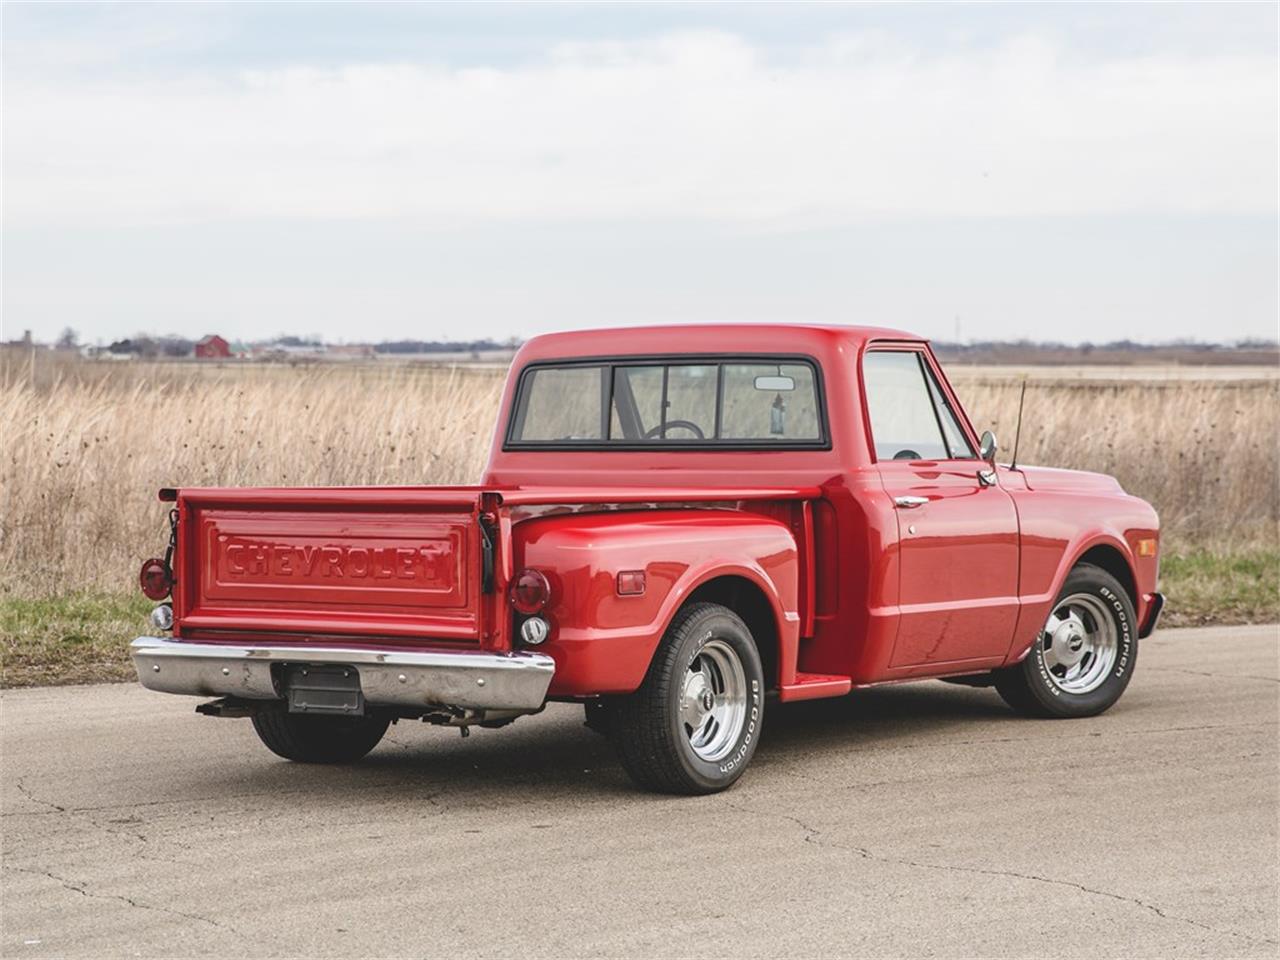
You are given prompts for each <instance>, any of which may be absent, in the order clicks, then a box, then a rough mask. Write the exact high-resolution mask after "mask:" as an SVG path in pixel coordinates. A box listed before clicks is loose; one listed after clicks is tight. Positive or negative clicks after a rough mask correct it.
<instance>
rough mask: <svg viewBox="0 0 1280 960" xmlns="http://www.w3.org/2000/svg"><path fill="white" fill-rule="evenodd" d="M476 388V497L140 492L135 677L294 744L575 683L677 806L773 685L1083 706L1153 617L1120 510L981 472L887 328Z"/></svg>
mask: <svg viewBox="0 0 1280 960" xmlns="http://www.w3.org/2000/svg"><path fill="white" fill-rule="evenodd" d="M502 403H503V406H502V413H501V415H500V416H499V419H498V427H497V430H496V434H495V437H494V440H493V446H492V452H491V454H490V457H489V463H488V467H487V468H486V470H485V474H484V476H483V478H482V479H481V482H480V483H479V484H478V485H477V486H460V487H445V486H408V487H365V488H305V489H287V488H256V489H235V488H182V489H165V490H162V491H161V493H160V496H161V499H162V500H166V501H171V502H172V503H173V509H172V511H171V514H170V518H171V537H170V543H169V550H168V552H167V553H166V555H165V556H164V558H163V559H156V560H150V561H148V562H147V563H146V564H145V565H144V566H143V570H142V574H141V582H142V587H143V590H144V592H145V593H146V594H147V596H149V597H151V598H152V599H153V600H157V601H160V600H164V601H165V602H164V603H161V604H160V605H159V606H158V607H157V608H156V609H155V611H154V612H153V615H152V622H153V624H155V626H156V627H157V631H156V632H157V634H159V635H157V636H151V637H140V638H138V639H137V640H135V641H134V644H133V650H132V653H133V658H134V662H135V664H136V666H137V670H138V676H139V678H140V680H141V681H142V683H143V684H144V685H145V686H147V687H149V688H150V689H152V690H161V691H166V692H169V693H178V694H190V695H203V696H206V697H215V698H217V699H215V700H213V701H212V702H209V703H204V704H201V705H200V706H199V707H197V709H198V710H199V711H200V712H202V713H207V714H211V715H214V716H229V717H234V716H241V717H244V716H247V717H251V718H252V721H253V724H254V726H255V728H256V730H257V732H258V734H259V735H260V737H261V738H262V740H263V742H264V743H265V744H266V745H267V746H268V747H269V748H270V749H271V750H273V751H275V752H276V753H277V754H279V755H281V756H283V757H287V758H289V759H291V760H299V761H305V762H322V763H323V762H344V761H354V760H356V759H359V758H360V757H362V756H363V755H364V754H366V753H367V752H368V751H369V750H371V749H373V747H374V746H375V745H376V744H377V743H378V741H379V739H380V738H381V737H382V735H383V733H384V732H385V731H386V729H387V726H388V724H389V723H392V722H395V721H398V720H404V719H415V718H416V719H422V720H426V721H428V722H432V723H440V724H451V725H456V726H460V727H462V728H463V732H464V733H465V732H466V728H467V727H468V726H469V725H472V724H479V725H480V726H482V727H496V726H501V725H503V724H506V723H509V722H510V721H512V720H513V719H515V718H516V717H518V716H520V715H521V714H527V713H536V712H537V711H539V710H541V709H543V707H544V706H545V704H546V703H547V702H549V701H569V702H576V703H582V704H584V705H585V710H586V721H587V725H588V726H589V727H591V728H592V729H595V730H598V731H600V732H602V733H604V734H606V735H607V736H609V737H610V738H611V739H612V741H613V743H614V745H615V746H616V749H617V753H618V756H619V758H620V760H621V763H622V765H623V767H624V768H625V769H626V770H627V772H628V773H629V774H630V775H631V776H632V778H633V779H634V780H635V781H636V782H637V783H638V784H640V785H641V786H643V787H646V788H649V789H653V790H660V791H667V792H676V793H708V792H712V791H716V790H721V789H723V788H725V787H727V786H729V785H730V784H731V783H733V782H734V781H735V780H736V779H737V778H738V777H739V776H740V775H741V774H742V772H743V770H744V769H745V767H746V766H747V764H748V763H749V762H750V760H751V757H752V755H753V754H754V752H755V749H756V746H757V744H758V743H759V742H760V736H761V733H762V731H763V729H764V720H765V714H766V712H767V709H766V707H767V705H768V704H769V703H770V701H771V698H776V699H777V700H778V701H781V702H784V703H785V702H789V701H794V700H807V699H813V698H817V697H838V696H843V695H846V694H848V693H850V691H853V690H856V689H858V688H861V687H865V686H868V685H871V684H879V683H894V682H899V681H906V680H920V679H924V678H941V679H949V680H955V681H958V682H961V683H967V684H972V685H981V686H988V685H989V686H994V687H995V689H996V691H997V692H998V693H999V694H1000V696H1002V697H1003V698H1004V700H1005V701H1006V702H1007V703H1008V704H1009V705H1010V706H1011V707H1013V708H1014V709H1015V710H1017V711H1019V712H1021V713H1025V714H1029V715H1033V716H1043V717H1083V716H1091V715H1094V714H1097V713H1100V712H1101V711H1103V710H1106V709H1107V708H1108V707H1110V706H1111V705H1112V704H1113V703H1115V702H1116V700H1117V699H1118V698H1119V697H1120V694H1121V693H1122V692H1123V691H1124V689H1125V687H1126V685H1127V684H1128V683H1129V679H1130V677H1131V676H1132V675H1133V669H1134V665H1135V661H1136V658H1137V651H1138V639H1139V638H1141V637H1145V636H1147V635H1148V634H1150V633H1151V631H1152V630H1153V629H1154V628H1155V624H1156V620H1157V618H1158V617H1159V614H1160V609H1161V607H1162V605H1163V598H1162V597H1161V595H1160V594H1159V593H1157V592H1156V573H1157V544H1158V520H1157V518H1156V514H1155V511H1154V510H1153V509H1152V508H1151V506H1150V505H1149V504H1147V503H1146V502H1144V501H1143V500H1140V499H1138V498H1137V497H1133V496H1130V495H1128V494H1126V493H1125V492H1124V491H1123V490H1122V489H1121V488H1120V485H1119V484H1118V483H1117V482H1116V481H1115V480H1113V479H1111V478H1110V477H1106V476H1101V475H1098V474H1093V473H1081V472H1074V471H1068V470H1054V469H1046V468H1041V467H1023V466H1016V467H1013V466H1010V467H1005V466H1001V465H999V464H997V462H996V442H995V438H994V437H993V436H991V434H990V433H985V434H983V436H982V437H981V438H979V437H978V436H977V435H976V434H975V432H974V429H973V426H972V424H971V423H970V420H969V418H968V417H967V416H966V415H965V412H964V410H963V409H962V408H961V406H960V403H959V401H958V399H957V398H956V395H955V392H954V391H953V390H952V389H951V386H950V385H949V384H948V382H947V378H946V377H945V375H944V374H943V371H942V369H941V367H940V366H939V365H938V362H937V360H936V358H935V357H934V355H933V352H932V351H931V349H930V347H929V344H928V343H927V342H925V341H924V340H922V339H920V338H918V337H915V336H912V335H910V334H907V333H901V332H897V331H892V330H880V329H868V328H860V327H835V326H830V327H827V326H779V325H771V326H681V327H668V328H661V327H653V328H646V329H627V330H600V331H590V332H575V333H564V334H554V335H548V336H542V337H538V338H536V339H533V340H531V341H529V342H528V343H527V344H525V346H524V347H523V348H522V349H521V350H520V352H519V354H518V355H517V356H516V358H515V361H514V362H513V364H512V367H511V371H510V375H509V378H508V381H507V385H506V390H505V392H504V395H503V401H502ZM441 415H442V416H447V411H441ZM1083 428H1085V427H1084V425H1082V429H1083ZM170 594H171V599H167V598H169V597H170ZM165 634H169V635H165Z"/></svg>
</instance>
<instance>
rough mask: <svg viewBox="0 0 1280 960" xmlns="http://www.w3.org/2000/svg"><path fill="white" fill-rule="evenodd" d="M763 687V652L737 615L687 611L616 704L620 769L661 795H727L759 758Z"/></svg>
mask: <svg viewBox="0 0 1280 960" xmlns="http://www.w3.org/2000/svg"><path fill="white" fill-rule="evenodd" d="M764 687H765V683H764V671H763V669H762V668H761V665H760V653H759V651H758V650H757V649H756V644H755V640H754V639H753V638H752V636H751V631H750V630H748V629H747V625H746V624H745V623H743V622H742V619H741V618H740V617H739V616H738V615H737V614H736V613H734V612H733V611H732V610H729V609H728V608H727V607H722V606H720V605H719V604H714V603H696V604H691V605H690V606H688V607H686V608H684V609H683V610H681V611H680V612H679V613H678V614H677V615H676V618H675V620H674V621H673V622H672V624H671V626H670V627H669V628H668V630H667V632H666V634H665V635H664V636H663V638H662V642H661V644H659V646H658V649H657V652H656V653H655V654H654V657H653V662H652V663H651V664H650V665H649V672H648V674H647V675H646V676H645V679H644V683H642V684H641V686H640V689H639V690H637V691H636V692H635V693H633V694H630V695H629V696H625V697H619V698H617V699H616V700H614V701H613V702H612V704H611V710H610V716H609V721H610V722H609V736H610V739H612V741H613V743H614V746H615V748H616V749H617V752H618V757H619V759H620V760H621V762H622V766H623V768H624V769H625V770H626V771H627V773H628V774H630V776H631V778H632V779H633V780H634V781H635V782H636V783H637V784H639V785H640V786H641V787H644V788H645V789H647V790H654V791H657V792H660V793H683V794H701V793H715V792H716V791H718V790H723V789H725V788H726V787H728V786H730V785H731V784H732V783H733V782H734V781H735V780H737V779H738V777H740V776H742V772H743V771H744V770H745V769H746V767H747V764H748V763H750V762H751V757H752V756H753V755H754V754H755V751H756V744H757V743H758V742H759V740H760V730H761V724H762V723H763V721H764Z"/></svg>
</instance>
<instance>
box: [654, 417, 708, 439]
mask: <svg viewBox="0 0 1280 960" xmlns="http://www.w3.org/2000/svg"><path fill="white" fill-rule="evenodd" d="M673 427H675V428H677V429H680V430H688V431H690V432H691V433H693V435H694V437H695V438H696V439H698V440H705V439H707V435H706V434H705V433H703V432H702V428H701V427H700V426H698V425H697V424H696V423H693V422H692V421H689V420H668V421H667V422H666V423H665V424H662V423H660V424H658V425H657V426H656V427H654V428H652V429H651V430H647V431H645V435H644V438H645V439H646V440H652V439H653V438H654V437H658V436H661V437H662V438H664V439H665V438H666V436H667V431H668V430H670V429H672V428H673Z"/></svg>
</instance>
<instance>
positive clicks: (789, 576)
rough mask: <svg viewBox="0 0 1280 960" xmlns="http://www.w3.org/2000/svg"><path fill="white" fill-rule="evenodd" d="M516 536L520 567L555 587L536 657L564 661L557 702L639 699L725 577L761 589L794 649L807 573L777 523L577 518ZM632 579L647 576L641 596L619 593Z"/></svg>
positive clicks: (539, 522) (542, 523) (719, 514)
mask: <svg viewBox="0 0 1280 960" xmlns="http://www.w3.org/2000/svg"><path fill="white" fill-rule="evenodd" d="M512 536H513V546H514V559H515V564H516V568H517V569H520V568H522V567H533V568H535V569H537V570H540V571H542V572H543V573H544V574H545V575H546V576H547V579H548V581H549V582H550V584H551V591H552V600H551V602H550V603H549V605H548V607H547V609H546V611H545V614H546V618H547V621H548V623H549V624H550V626H551V633H550V636H549V638H548V640H547V641H546V642H545V643H543V644H542V645H540V646H539V647H538V651H539V652H540V653H547V654H548V655H550V656H551V657H552V658H554V659H555V661H556V672H555V679H554V681H553V683H552V686H551V690H550V691H549V695H550V696H552V697H581V696H594V695H598V694H612V693H629V692H631V691H633V690H635V689H636V688H637V687H638V686H639V685H640V683H641V682H642V681H643V680H644V676H645V673H646V672H647V670H648V669H649V664H650V662H651V661H652V659H653V654H654V651H655V650H656V649H657V646H658V643H659V642H660V641H661V639H662V636H663V634H664V633H665V632H666V629H667V626H668V625H669V624H670V622H671V619H672V618H673V617H674V616H675V615H676V612H677V611H678V610H679V609H680V607H681V606H682V605H683V604H684V603H685V602H687V601H688V599H689V597H690V596H691V595H692V594H693V593H694V591H695V590H697V589H698V587H700V586H702V585H703V584H705V583H707V582H708V581H710V580H712V579H715V578H717V577H721V576H735V577H741V578H743V579H744V580H747V581H749V582H750V583H752V584H754V585H755V586H756V587H758V588H759V590H760V591H761V592H762V593H763V594H764V596H765V597H767V598H768V601H769V605H770V607H771V609H772V610H773V612H774V617H775V620H776V623H777V626H778V636H779V638H780V640H784V641H785V639H786V638H788V637H790V638H791V640H790V646H791V647H792V648H793V649H794V644H795V639H794V638H795V636H796V635H797V634H798V623H799V617H798V613H797V611H796V603H797V590H798V582H799V564H798V561H797V550H796V543H795V539H794V537H793V536H792V534H791V531H790V530H789V529H788V528H787V526H786V525H785V524H783V523H780V522H778V521H776V520H772V519H769V518H767V517H763V516H760V515H756V514H749V513H740V512H736V511H731V510H639V511H632V512H625V513H624V512H613V511H610V512H600V513H572V514H560V515H555V516H543V517H539V518H537V519H532V520H526V521H523V522H521V523H519V524H517V525H516V526H515V527H514V528H513V530H512ZM624 570H643V571H644V573H645V584H646V586H645V592H644V594H643V595H642V596H620V595H619V594H618V592H617V576H618V573H619V572H620V571H624Z"/></svg>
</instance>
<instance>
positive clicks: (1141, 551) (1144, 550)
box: [1138, 537, 1156, 557]
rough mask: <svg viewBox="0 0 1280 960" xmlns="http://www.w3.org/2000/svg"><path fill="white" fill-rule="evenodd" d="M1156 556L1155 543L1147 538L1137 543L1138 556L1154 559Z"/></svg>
mask: <svg viewBox="0 0 1280 960" xmlns="http://www.w3.org/2000/svg"><path fill="white" fill-rule="evenodd" d="M1155 555H1156V541H1155V540H1154V539H1153V538H1150V537H1148V538H1147V539H1144V540H1139V541H1138V556H1140V557H1154V556H1155Z"/></svg>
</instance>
